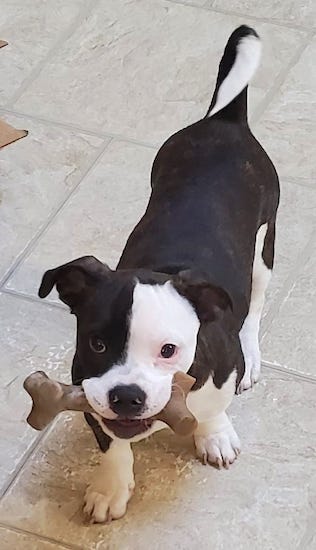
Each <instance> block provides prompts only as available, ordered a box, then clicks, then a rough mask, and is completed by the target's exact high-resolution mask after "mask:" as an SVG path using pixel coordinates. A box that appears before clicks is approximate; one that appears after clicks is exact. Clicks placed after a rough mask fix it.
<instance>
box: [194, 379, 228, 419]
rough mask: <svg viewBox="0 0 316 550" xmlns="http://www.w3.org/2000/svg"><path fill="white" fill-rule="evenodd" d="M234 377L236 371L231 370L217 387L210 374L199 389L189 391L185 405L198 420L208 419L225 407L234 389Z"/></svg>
mask: <svg viewBox="0 0 316 550" xmlns="http://www.w3.org/2000/svg"><path fill="white" fill-rule="evenodd" d="M236 378H237V373H236V371H233V372H232V373H231V374H230V375H229V377H228V378H227V380H226V382H225V383H224V384H223V385H222V387H221V388H220V389H218V388H217V387H216V386H215V384H214V382H213V378H212V377H211V376H210V378H209V379H208V380H207V382H206V383H205V384H204V386H202V388H201V389H200V390H197V391H194V392H191V393H189V395H188V397H187V405H188V407H189V409H190V411H192V413H193V414H194V416H195V417H196V419H197V420H198V422H205V421H208V420H209V419H210V418H212V417H215V416H217V415H218V414H220V413H222V412H223V411H225V410H226V409H227V407H228V406H229V405H230V403H231V401H232V399H233V396H234V394H235V391H236Z"/></svg>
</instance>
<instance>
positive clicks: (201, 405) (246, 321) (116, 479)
mask: <svg viewBox="0 0 316 550" xmlns="http://www.w3.org/2000/svg"><path fill="white" fill-rule="evenodd" d="M260 52H261V44H260V40H259V37H258V35H257V33H256V32H255V31H254V30H253V29H251V28H249V27H246V26H241V27H239V28H238V29H236V30H235V31H234V32H233V34H232V35H231V37H230V38H229V40H228V43H227V45H226V48H225V52H224V55H223V58H222V60H221V63H220V66H219V72H218V77H217V82H216V87H215V92H214V95H213V99H212V102H211V105H210V107H209V109H208V111H207V114H206V116H205V117H204V118H203V119H202V120H200V121H199V122H196V123H195V124H193V125H191V126H189V127H187V128H184V129H183V130H180V131H179V132H178V133H176V134H175V135H173V136H172V137H170V138H169V139H168V140H167V141H166V143H165V144H164V145H163V146H162V148H161V149H160V151H159V152H158V154H157V156H156V158H155V161H154V163H153V167H152V173H151V187H152V192H151V197H150V200H149V203H148V206H147V210H146V212H145V214H144V216H143V217H142V219H141V220H140V222H139V223H138V225H137V226H136V227H135V229H134V230H133V232H132V233H131V235H130V236H129V238H128V241H127V243H126V246H125V248H124V251H123V253H122V256H121V259H120V261H119V263H118V266H117V268H116V270H115V271H112V270H111V269H110V268H109V267H108V266H106V265H105V264H104V263H101V262H100V261H99V260H97V259H96V258H94V257H92V256H89V257H83V258H79V259H77V260H74V261H72V262H70V263H68V264H65V265H62V266H60V267H57V268H56V269H52V270H50V271H47V272H46V273H45V275H44V277H43V280H42V284H41V287H40V290H39V296H40V297H41V298H43V297H46V296H47V295H48V294H49V292H50V291H51V290H52V288H53V287H54V285H56V288H57V291H58V293H59V296H60V299H61V300H62V301H63V302H65V303H66V304H67V305H68V306H69V307H70V309H71V312H72V313H73V314H74V315H75V316H76V318H77V346H76V352H75V357H74V361H73V367H72V379H73V382H74V383H75V384H81V383H82V384H83V387H84V390H85V392H86V395H87V397H88V400H89V402H90V404H91V405H92V407H93V409H94V410H95V413H93V414H86V420H87V422H88V424H89V425H90V426H91V428H92V429H93V431H94V434H95V436H96V439H97V441H98V443H99V446H100V449H101V451H102V452H103V455H102V459H101V464H100V466H99V469H98V471H97V473H96V476H95V478H94V479H93V481H92V483H91V485H90V486H89V488H88V489H87V492H86V496H85V508H84V509H85V512H86V513H87V514H88V515H89V516H91V520H92V521H94V522H104V521H109V520H111V519H116V518H119V517H121V516H123V515H124V514H125V512H126V507H127V503H128V501H129V499H130V497H131V495H132V492H133V489H134V475H133V453H132V450H131V442H134V441H139V440H140V439H143V438H144V437H147V436H148V435H150V434H152V433H153V432H154V431H156V430H159V429H161V428H163V427H165V425H164V424H163V423H162V422H158V421H153V420H152V417H153V415H155V414H156V413H158V412H159V411H160V410H161V409H162V408H163V407H164V406H165V405H166V403H167V402H168V400H169V398H170V394H171V385H172V376H173V374H174V373H175V372H176V371H178V370H181V371H184V372H189V374H191V375H192V376H194V377H195V378H196V383H195V385H194V386H193V389H192V391H191V392H190V394H189V396H188V400H187V403H188V406H189V408H190V409H191V411H192V412H193V414H194V415H195V416H196V418H197V419H198V427H197V429H196V431H195V433H194V440H195V446H196V451H197V455H198V456H199V457H200V458H201V459H202V460H203V462H205V463H206V462H209V463H211V464H215V465H217V466H218V467H222V466H225V467H228V466H229V465H230V464H231V463H232V462H234V460H235V458H236V457H237V455H238V453H239V451H240V443H239V439H238V436H237V434H236V432H235V430H234V428H233V426H232V424H231V422H230V420H229V418H228V416H227V414H226V412H225V411H226V409H227V407H228V406H229V404H230V403H231V400H232V398H233V395H234V393H235V392H236V390H237V391H239V392H241V391H242V390H245V389H248V388H250V387H251V385H252V384H253V383H255V382H257V380H258V377H259V371H260V351H259V342H258V333H259V323H260V316H261V312H262V308H263V304H264V295H265V290H266V288H267V285H268V282H269V279H270V275H271V271H272V267H273V258H274V239H275V221H276V213H277V208H278V202H279V183H278V177H277V174H276V171H275V169H274V167H273V164H272V163H271V161H270V159H269V158H268V156H267V154H266V153H265V151H264V150H263V149H262V147H261V146H260V144H259V143H258V142H257V140H256V139H255V138H254V136H253V135H252V133H251V131H250V129H249V126H248V122H247V86H248V82H249V81H250V79H251V78H252V77H253V75H254V73H255V71H256V69H257V67H258V64H259V60H260Z"/></svg>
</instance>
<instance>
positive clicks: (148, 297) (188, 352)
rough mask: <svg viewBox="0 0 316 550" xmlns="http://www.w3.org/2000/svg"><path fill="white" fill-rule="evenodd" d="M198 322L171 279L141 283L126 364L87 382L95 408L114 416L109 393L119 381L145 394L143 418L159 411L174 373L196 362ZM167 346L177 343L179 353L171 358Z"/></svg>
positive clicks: (86, 390) (136, 295) (130, 330)
mask: <svg viewBox="0 0 316 550" xmlns="http://www.w3.org/2000/svg"><path fill="white" fill-rule="evenodd" d="M199 326H200V323H199V320H198V317H197V315H196V313H195V311H194V309H193V307H192V306H191V304H190V303H189V302H188V301H187V300H186V299H185V298H184V297H183V296H180V294H179V293H178V292H177V291H176V290H175V288H174V287H173V286H172V284H171V283H170V282H167V283H165V284H163V285H150V284H142V283H137V284H136V286H135V289H134V294H133V305H132V310H131V317H130V323H129V337H128V342H127V348H126V357H125V360H124V363H123V364H120V365H114V366H113V367H112V368H111V369H110V370H109V371H108V372H106V373H105V374H104V375H102V376H101V377H99V378H90V379H87V380H84V381H83V387H84V390H85V393H86V395H87V399H88V401H89V402H90V404H91V406H92V407H93V408H94V409H95V411H96V412H98V413H99V414H101V415H102V416H103V417H105V418H113V412H112V411H111V409H110V407H109V402H108V394H109V391H110V390H112V389H113V388H114V387H115V386H117V385H124V384H126V385H129V384H137V385H138V386H139V387H140V388H141V389H142V390H143V392H145V394H146V404H145V409H144V411H143V413H142V414H141V415H140V418H150V417H151V416H154V415H155V414H157V413H158V412H160V411H161V410H162V409H163V408H164V406H165V405H166V403H167V402H168V400H169V398H170V395H171V384H172V377H173V374H174V373H175V372H176V371H179V370H180V371H183V372H187V371H188V370H189V368H190V366H191V364H192V362H193V359H194V355H195V348H196V342H197V334H198V330H199ZM165 344H174V345H175V346H176V353H175V355H174V356H173V357H170V358H169V359H166V358H163V357H161V355H160V351H161V348H162V347H163V346H164V345H165ZM114 416H115V415H114Z"/></svg>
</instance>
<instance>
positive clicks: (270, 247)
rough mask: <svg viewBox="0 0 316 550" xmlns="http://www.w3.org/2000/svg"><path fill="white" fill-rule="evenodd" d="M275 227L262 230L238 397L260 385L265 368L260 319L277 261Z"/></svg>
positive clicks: (241, 335)
mask: <svg viewBox="0 0 316 550" xmlns="http://www.w3.org/2000/svg"><path fill="white" fill-rule="evenodd" d="M274 239H275V223H274V222H271V223H265V224H264V225H261V227H259V229H258V232H257V236H256V244H255V254H254V260H253V268H252V287H251V298H250V306H249V311H248V315H247V317H246V319H245V321H244V324H243V326H242V328H241V331H240V333H239V338H240V343H241V348H242V352H243V355H244V360H245V374H244V376H243V379H242V381H241V382H240V385H239V388H238V393H241V392H242V391H244V390H248V389H249V388H250V387H251V386H253V384H255V383H256V382H258V379H259V374H260V366H261V354H260V348H259V328H260V319H261V314H262V310H263V306H264V299H265V292H266V289H267V286H268V284H269V281H270V278H271V273H272V268H273V260H274Z"/></svg>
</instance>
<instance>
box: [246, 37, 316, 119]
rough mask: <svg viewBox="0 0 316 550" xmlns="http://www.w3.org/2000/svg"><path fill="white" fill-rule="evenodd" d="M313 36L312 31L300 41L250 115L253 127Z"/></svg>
mask: <svg viewBox="0 0 316 550" xmlns="http://www.w3.org/2000/svg"><path fill="white" fill-rule="evenodd" d="M313 35H314V31H312V32H310V33H308V34H307V35H306V36H305V37H304V39H303V40H302V42H301V44H300V45H299V47H298V48H297V50H295V52H294V54H293V56H292V57H291V58H290V61H289V62H288V63H287V65H285V66H284V68H283V69H282V70H281V71H280V72H279V74H278V76H277V77H276V79H275V80H274V83H273V86H271V88H270V89H269V90H268V92H267V93H266V94H265V96H264V98H263V99H262V101H260V103H259V105H258V107H257V108H256V109H255V111H254V114H253V115H252V117H251V119H250V122H251V124H253V125H256V124H257V122H258V120H259V119H260V117H261V116H262V114H263V113H264V111H265V110H266V108H267V107H268V106H269V104H270V103H271V101H272V100H273V99H274V96H275V95H276V93H277V92H278V91H279V90H280V88H281V86H282V85H283V83H284V82H285V80H286V78H287V77H288V75H289V73H290V71H291V69H292V68H293V67H294V66H295V65H296V64H297V63H298V61H299V59H300V58H301V56H302V54H303V53H304V51H305V49H306V48H307V46H308V45H309V44H310V42H311V39H312V37H313Z"/></svg>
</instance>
